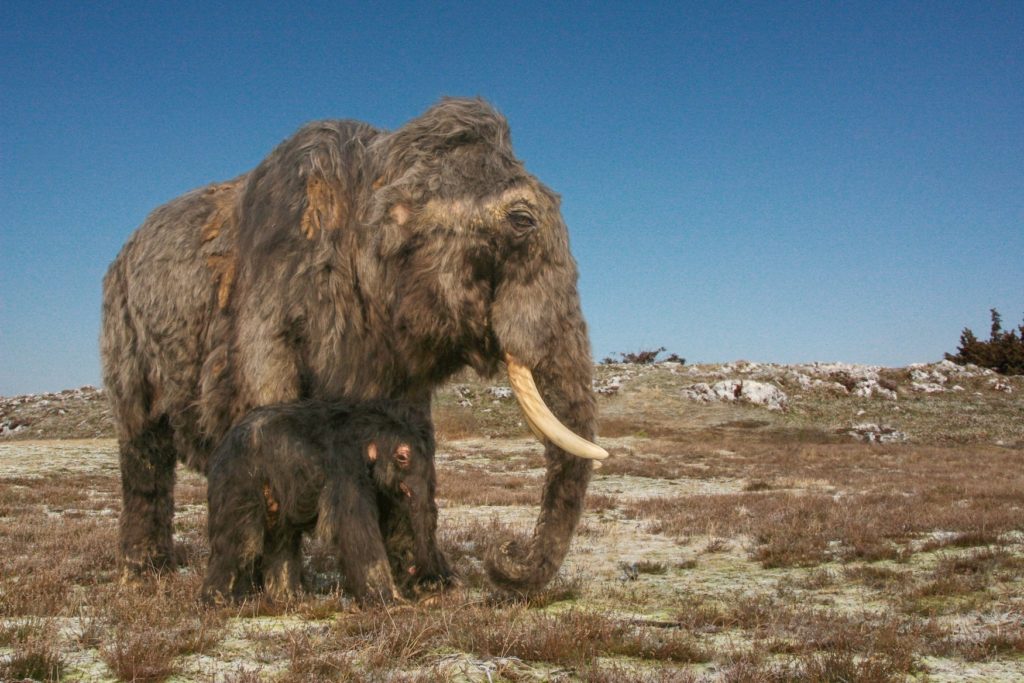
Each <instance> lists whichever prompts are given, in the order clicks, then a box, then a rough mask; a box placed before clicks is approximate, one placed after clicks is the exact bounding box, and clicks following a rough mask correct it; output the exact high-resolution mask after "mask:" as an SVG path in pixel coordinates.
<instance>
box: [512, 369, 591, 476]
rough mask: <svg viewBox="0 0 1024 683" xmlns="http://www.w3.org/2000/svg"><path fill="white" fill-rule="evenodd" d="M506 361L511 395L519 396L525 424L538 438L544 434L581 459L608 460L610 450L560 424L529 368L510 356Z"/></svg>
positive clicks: (517, 398)
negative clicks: (538, 388)
mask: <svg viewBox="0 0 1024 683" xmlns="http://www.w3.org/2000/svg"><path fill="white" fill-rule="evenodd" d="M505 362H506V363H507V364H508V381H509V384H511V385H512V393H514V394H515V395H516V400H517V401H519V407H520V408H522V409H523V414H524V415H525V416H526V422H527V424H529V425H530V429H531V430H532V431H533V433H534V434H537V433H538V432H540V434H538V436H540V435H543V436H544V438H546V439H548V440H549V441H551V443H553V444H555V445H556V446H558V447H559V448H561V449H562V450H563V451H565V452H566V453H572V454H573V455H575V456H578V457H580V458H587V459H588V460H604V459H605V458H607V457H608V451H606V450H605V449H603V448H601V447H600V446H598V445H597V444H595V443H592V442H590V441H587V440H586V439H584V438H583V437H581V436H579V435H577V434H575V433H574V432H573V431H572V430H571V429H569V428H568V427H566V426H565V425H564V424H562V423H561V422H559V421H558V418H557V417H555V416H554V415H553V414H552V413H551V410H550V409H549V408H548V407H547V405H545V403H544V399H543V398H541V397H540V392H539V391H537V385H536V384H535V383H534V381H533V373H532V372H530V368H528V367H526V366H525V365H523V364H521V363H520V362H519V361H517V360H516V359H515V358H513V357H512V355H511V354H505Z"/></svg>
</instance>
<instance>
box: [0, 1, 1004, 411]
mask: <svg viewBox="0 0 1024 683" xmlns="http://www.w3.org/2000/svg"><path fill="white" fill-rule="evenodd" d="M219 5H220V6H219ZM292 5H295V7H293V6H292ZM300 5H302V8H297V7H298V6H300ZM0 78H2V80H0V394H4V395H10V394H14V393H22V392H29V391H44V390H56V389H62V388H67V387H73V386H78V385H81V384H85V383H92V384H98V383H99V361H98V357H97V356H98V353H97V335H98V328H99V308H100V281H101V278H102V276H103V273H104V272H105V270H106V268H107V265H108V264H109V263H110V261H111V260H112V259H113V258H114V256H115V255H116V254H117V251H118V249H119V248H120V246H121V244H122V243H123V242H124V240H125V239H126V238H127V237H128V235H129V234H130V233H131V232H132V230H134V229H135V227H136V226H137V225H138V224H139V223H140V222H141V221H142V220H143V219H144V218H145V216H146V214H147V213H148V212H149V211H150V210H151V209H153V208H154V207H156V206H157V205H159V204H160V203H162V202H164V201H166V200H168V199H170V198H172V197H174V196H176V195H178V194H180V193H182V192H184V191H186V190H188V189H190V188H193V187H196V186H198V185H202V184H204V183H207V182H209V181H211V180H218V179H226V178H230V177H233V176H235V175H236V174H238V173H240V172H242V171H244V170H246V169H249V168H251V167H252V166H253V165H255V164H256V163H257V162H258V161H259V160H260V159H261V158H262V157H263V156H264V155H265V154H266V153H267V152H268V151H269V150H270V149H271V148H272V147H273V146H274V145H275V144H276V143H277V142H279V141H280V140H281V139H283V138H285V137H287V136H288V135H289V134H291V133H292V132H293V131H294V130H295V129H296V128H297V127H298V126H299V125H301V124H302V123H304V122H306V121H309V120H311V119H317V118H358V119H363V120H366V121H369V122H371V123H374V124H376V125H378V126H383V127H387V128H393V127H396V126H399V125H401V124H402V122H404V121H405V120H407V119H409V118H411V117H413V116H416V115H417V114H418V113H420V112H421V111H423V110H424V109H426V108H427V107H428V106H430V105H431V104H432V103H433V102H435V101H436V100H437V99H438V98H439V97H440V96H442V95H446V94H449V95H481V96H483V97H485V98H487V99H488V100H490V101H491V102H493V103H494V104H495V106H497V107H498V109H500V110H501V111H502V112H503V113H505V115H506V116H507V117H508V118H509V120H510V122H511V125H512V132H513V138H514V141H515V146H516V149H517V152H518V154H519V156H520V157H521V158H523V159H524V160H525V162H526V164H527V166H528V168H529V169H530V170H531V171H532V172H533V173H534V174H536V175H537V176H538V177H540V178H541V179H543V180H544V181H545V182H546V183H547V184H548V185H550V186H551V187H553V188H554V189H556V190H557V191H559V192H560V193H561V194H562V196H563V201H564V214H565V218H566V220H567V222H568V224H569V228H570V231H571V235H572V240H573V250H574V253H575V255H576V258H577V260H578V261H579V264H580V271H581V292H582V296H583V305H584V310H585V313H586V315H587V318H588V321H589V323H590V329H591V339H592V342H593V346H594V353H595V356H596V357H597V358H601V357H602V356H604V355H607V354H609V353H611V352H613V351H635V350H638V349H640V348H641V347H647V348H650V347H657V346H667V347H668V348H669V350H671V351H675V352H676V353H678V354H680V355H682V356H684V357H686V358H687V359H689V360H690V361H694V362H696V361H708V362H710V361H727V360H734V359H738V358H745V359H749V360H760V361H777V362H796V361H810V360H843V361H851V362H865V363H876V364H885V365H902V364H906V363H910V362H915V361H928V360H937V359H939V358H941V355H942V352H943V351H948V350H952V349H953V348H954V347H955V346H956V342H957V338H958V336H959V333H960V330H961V328H962V327H963V326H965V325H968V326H971V327H973V328H974V329H975V331H976V332H978V333H979V334H980V335H981V336H986V335H987V330H988V309H989V308H990V307H993V306H994V307H997V308H999V309H1000V311H1001V312H1002V314H1003V317H1004V321H1005V322H1006V323H1013V324H1014V325H1016V324H1017V323H1019V322H1020V321H1021V317H1022V316H1024V3H1022V2H1019V0H1018V1H1015V2H1007V3H998V2H979V3H973V2H972V3H963V2H958V3H948V4H947V3H940V2H927V3H906V4H904V3H874V2H871V3H863V4H861V3H841V4H840V3H795V4H790V3H781V2H780V3H757V4H750V5H747V4H740V3H694V4H688V3H682V2H672V3H663V4H662V3H609V4H604V3H573V4H563V3H550V2H545V3H508V2H500V3H490V2H474V3H466V4H449V3H443V4H439V5H437V6H431V5H429V4H428V3H408V4H406V3H401V4H387V3H344V2H322V3H309V4H305V5H303V4H302V3H284V2H271V3H257V2H247V3H238V4H237V6H235V7H230V6H229V4H228V3H210V2H202V3H199V2H175V3H150V2H130V3H127V2H126V3H99V2H97V3H91V2H90V3H83V2H75V3H66V4H65V3H60V2H39V1H35V2H22V1H20V0H5V1H4V2H3V3H0Z"/></svg>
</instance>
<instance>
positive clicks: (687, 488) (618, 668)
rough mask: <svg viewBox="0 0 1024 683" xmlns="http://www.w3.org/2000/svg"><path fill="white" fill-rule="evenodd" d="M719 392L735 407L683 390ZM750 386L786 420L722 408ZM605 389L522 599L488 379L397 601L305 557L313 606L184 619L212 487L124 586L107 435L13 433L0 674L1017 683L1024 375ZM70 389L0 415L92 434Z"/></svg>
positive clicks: (718, 369)
mask: <svg viewBox="0 0 1024 683" xmlns="http://www.w3.org/2000/svg"><path fill="white" fill-rule="evenodd" d="M915 371H920V373H919V374H916V375H915V374H914V373H915ZM939 376H941V377H944V378H945V380H946V381H944V382H943V381H941V379H939ZM993 380H994V381H993ZM922 382H928V383H934V384H936V385H940V386H943V387H944V390H943V391H938V392H934V393H927V392H923V391H918V390H916V389H915V388H914V384H915V383H922ZM997 382H998V383H999V387H997V386H996V383H997ZM720 383H721V384H722V386H724V387H731V389H726V391H725V393H726V394H729V392H730V391H731V392H732V398H729V397H728V396H724V397H723V398H722V400H704V399H701V400H694V399H692V398H689V397H687V396H686V395H685V390H686V388H687V387H692V386H693V385H698V384H704V385H706V386H707V387H708V389H709V391H710V390H711V388H712V387H714V386H716V385H718V384H720ZM1003 384H1005V386H1006V387H1008V388H1009V391H1008V390H1007V389H1005V388H1001V387H1002V386H1003ZM757 385H764V386H765V387H767V388H768V389H769V390H771V391H765V394H766V395H769V396H771V395H775V393H774V392H775V391H778V392H779V393H780V394H782V395H784V396H785V398H786V400H785V404H784V406H785V409H771V408H769V407H768V405H767V403H765V404H760V403H757V402H755V401H752V400H742V399H739V400H737V399H738V398H739V397H737V396H736V389H737V388H740V387H741V388H740V391H739V394H740V395H741V396H742V395H743V394H744V393H745V391H747V390H749V389H750V388H751V387H754V386H757ZM956 386H959V387H961V389H962V390H956V389H955V388H954V387H956ZM595 387H598V388H600V387H606V388H608V390H607V391H601V392H599V393H598V396H599V398H598V402H599V411H600V414H601V423H600V425H599V434H600V436H599V438H598V441H599V442H600V443H601V444H602V445H604V446H606V447H607V448H608V450H609V451H610V452H611V453H612V457H611V458H609V459H608V460H607V461H606V462H605V463H604V466H603V467H602V468H601V469H600V470H598V471H596V472H595V473H594V477H593V480H592V483H591V485H590V488H589V490H588V496H587V506H586V509H585V511H584V513H583V517H582V519H581V522H580V525H579V528H578V530H577V533H576V535H575V537H574V540H573V542H572V545H571V547H570V550H569V554H568V556H567V558H566V561H565V563H564V565H563V568H562V571H561V572H560V574H559V576H558V577H557V578H556V580H555V581H554V582H553V583H552V584H551V586H550V587H549V588H548V589H547V590H546V591H543V592H541V593H540V594H538V595H535V596H531V597H530V599H529V600H528V601H525V602H524V601H523V598H516V597H515V596H507V595H502V594H498V593H496V592H495V591H494V590H493V589H492V588H491V587H490V584H489V582H488V580H487V577H486V574H485V571H484V564H483V559H484V556H485V555H486V552H487V550H488V548H489V547H490V546H491V545H492V544H494V543H495V542H496V541H499V540H504V539H505V538H507V537H508V536H509V535H510V534H511V535H513V536H516V535H518V536H520V537H522V536H528V534H529V533H531V532H532V529H533V525H534V523H535V522H536V518H537V511H538V509H537V502H538V500H539V498H540V495H541V487H542V484H543V480H544V477H545V470H544V463H545V460H544V455H543V452H542V449H541V448H540V447H539V446H538V445H537V444H536V441H535V440H534V439H533V438H532V437H531V436H530V434H529V431H528V429H527V428H526V426H525V425H523V424H522V422H521V419H520V418H519V417H518V413H517V408H516V406H515V401H514V399H512V398H511V397H510V396H509V395H507V394H506V393H505V392H504V391H502V389H503V388H504V387H501V386H493V385H491V384H490V383H488V382H481V381H477V380H476V379H475V378H473V377H466V378H460V381H459V383H458V385H457V386H453V387H450V388H448V389H446V390H444V391H442V392H441V394H440V395H439V397H438V401H437V404H436V410H437V411H438V413H437V421H438V428H439V432H440V433H441V434H442V436H441V438H440V440H439V450H438V497H439V500H438V503H439V507H440V519H439V523H440V528H439V537H440V542H441V544H442V546H443V547H444V549H445V552H446V553H447V554H448V556H449V558H451V560H452V562H453V564H454V565H455V567H456V568H457V570H458V571H459V573H460V575H461V577H462V581H463V585H462V586H461V587H459V588H457V589H456V590H453V591H452V592H450V593H448V594H446V595H444V596H440V597H439V598H436V599H435V600H434V601H433V602H431V603H429V604H415V605H412V606H408V607H402V608H396V609H392V610H388V611H383V610H372V609H371V610H362V611H360V610H356V609H355V608H354V607H353V606H352V605H351V603H349V602H348V601H347V600H346V599H345V598H344V597H343V596H340V595H339V594H338V593H337V588H336V586H337V576H336V574H334V573H333V568H332V565H331V564H330V562H329V560H330V558H329V555H328V554H326V553H325V551H324V549H322V548H320V547H319V546H317V545H316V544H311V545H310V546H309V547H308V553H307V571H308V572H309V573H310V574H311V576H313V577H314V579H315V581H314V586H315V587H316V588H317V590H318V591H319V592H316V593H313V594H310V595H307V596H306V597H304V598H303V599H302V600H300V601H298V602H297V603H295V604H291V605H286V606H265V605H264V606H259V607H255V606H249V607H247V608H228V609H221V610H219V609H210V608H206V607H203V606H201V605H199V604H198V603H196V601H195V596H196V593H197V592H198V588H199V583H200V581H201V577H202V571H203V566H204V563H205V557H206V552H207V549H206V541H205V532H204V530H205V522H206V517H205V515H206V513H205V505H204V501H205V484H204V482H203V480H202V478H201V477H199V476H197V475H195V474H193V473H190V472H188V471H186V470H184V469H181V468H179V471H178V483H177V488H176V491H175V503H176V507H177V514H176V517H175V540H176V543H177V545H178V549H179V551H180V556H181V561H182V566H181V568H180V569H179V570H178V571H177V572H174V573H172V574H171V575H168V576H165V577H161V578H159V579H157V580H150V581H142V582H134V583H133V582H131V581H126V582H123V581H122V579H121V576H120V574H119V572H118V570H117V565H116V555H115V549H116V547H117V525H118V522H117V519H118V513H119V505H120V503H119V495H120V493H119V492H120V490H119V476H118V464H117V448H116V444H115V442H114V441H113V440H112V439H95V438H92V439H79V440H70V439H63V440H45V439H39V438H38V436H40V435H38V434H36V433H35V432H30V434H29V435H33V436H35V437H36V438H34V439H26V438H25V436H26V435H25V430H22V431H21V432H20V433H19V434H17V435H15V436H13V437H9V438H7V439H5V440H3V441H2V442H0V680H21V679H23V678H24V677H26V675H27V674H25V675H23V674H21V673H18V672H21V671H22V670H20V669H18V670H15V669H12V668H11V667H13V666H14V664H15V663H16V662H17V661H18V657H19V656H22V655H25V654H26V653H30V652H35V653H37V654H38V653H39V652H41V651H42V652H43V654H46V653H47V652H48V653H49V654H48V656H49V657H50V659H49V660H47V661H56V662H58V663H59V664H60V667H61V669H62V676H63V680H71V681H79V680H81V681H86V680H88V681H94V680H99V681H106V680H111V681H113V680H118V678H120V680H131V678H132V675H131V673H130V671H131V669H130V668H121V669H117V668H116V667H117V666H122V665H123V666H125V667H127V666H128V665H129V664H132V662H135V663H136V664H138V663H139V662H145V663H147V664H149V665H152V664H153V663H154V662H155V661H156V660H157V658H158V656H159V657H165V669H163V671H164V672H165V673H162V674H159V675H156V674H154V675H153V676H150V677H149V678H150V679H151V680H157V679H159V678H160V676H167V677H170V678H169V679H168V680H216V681H255V680H278V681H299V680H381V681H383V680H442V681H447V680H458V681H467V680H468V681H497V680H523V681H542V680H566V681H569V680H624V681H643V680H658V681H666V680H667V681H694V680H698V681H730V680H731V681H736V680H908V679H912V678H918V679H927V680H936V681H956V680H970V679H971V678H972V677H974V678H975V679H976V680H986V681H988V680H991V681H1016V680H1024V533H1021V530H1022V529H1024V434H1022V429H1024V427H1022V423H1024V419H1021V418H1022V417H1024V397H1022V391H1021V389H1024V379H1022V378H1016V377H1010V378H1002V377H994V376H992V375H991V374H990V373H987V372H985V371H975V370H972V369H970V368H959V366H956V367H948V366H946V365H944V364H941V363H938V364H930V365H926V366H916V367H913V368H896V369H893V368H873V367H865V366H854V365H848V364H838V363H830V364H805V365H799V366H796V365H790V366H777V365H769V364H758V363H746V362H738V363H732V364H728V365H724V366H723V365H716V366H696V367H690V366H683V365H679V364H668V363H665V364H657V365H654V366H635V365H633V366H630V365H622V364H619V365H614V366H598V367H597V370H596V377H595ZM611 387H615V389H614V390H611ZM866 387H869V388H870V390H867V389H865V388H866ZM876 387H877V388H879V389H883V390H885V392H892V393H893V394H894V395H895V398H891V397H889V396H887V395H885V394H884V393H881V392H880V391H878V390H877V389H876ZM81 393H82V398H81V399H78V398H75V399H73V400H72V399H67V400H64V401H63V403H62V404H60V406H59V407H58V406H57V404H56V403H55V401H56V399H55V398H54V397H49V398H44V397H35V398H33V399H31V400H29V399H24V400H23V399H19V400H18V402H17V403H16V404H15V403H11V402H8V401H7V400H5V402H4V403H3V404H2V405H3V406H4V410H5V412H4V416H5V419H6V418H8V417H10V418H11V419H12V420H20V419H22V418H21V417H20V416H21V415H28V414H29V413H28V412H25V411H28V410H31V411H34V412H32V413H31V415H32V420H33V421H32V422H31V423H30V424H28V425H27V427H26V429H28V430H39V429H41V428H42V427H41V425H55V426H56V428H58V429H60V430H62V431H61V432H60V433H67V432H71V431H73V429H74V428H75V425H78V424H83V423H84V424H86V425H90V428H92V427H93V426H95V424H96V422H95V418H97V417H98V416H102V412H101V410H99V409H97V406H96V404H95V400H92V399H87V398H85V396H86V395H94V394H93V393H92V392H81ZM711 393H714V392H713V391H712V392H711ZM748 393H749V395H751V396H753V395H754V394H753V393H752V392H748ZM41 401H47V402H48V403H47V404H46V405H39V403H40V402H41ZM76 401H77V403H76ZM73 405H80V406H84V410H85V412H81V413H78V412H76V409H72V410H69V409H68V407H69V406H73ZM780 405H782V404H780ZM11 406H13V407H11ZM60 410H64V415H61V414H60V413H59V411H60ZM19 411H22V412H19ZM60 419H63V420H64V422H63V423H62V422H59V420H60ZM44 420H45V421H44ZM450 434H461V436H450ZM42 436H45V434H44V435H42ZM332 591H333V592H332ZM247 610H248V611H247ZM44 646H47V647H48V649H47V647H44ZM33 648H34V649H33ZM114 655H117V657H115V656H114ZM133 657H137V658H138V661H136V660H133V659H132V658H133ZM118 671H120V673H118ZM15 674H18V675H15ZM147 676H148V675H147ZM147 676H143V675H142V674H141V673H138V674H137V676H136V678H138V679H140V680H141V679H142V678H146V677H147Z"/></svg>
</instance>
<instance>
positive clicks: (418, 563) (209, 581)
mask: <svg viewBox="0 0 1024 683" xmlns="http://www.w3.org/2000/svg"><path fill="white" fill-rule="evenodd" d="M434 490H435V473H434V442H433V436H432V432H431V430H430V426H429V424H428V422H427V421H426V418H425V416H422V415H420V414H419V413H416V412H415V411H413V410H410V409H406V408H403V407H400V406H397V405H395V404H392V403H383V402H375V403H363V404H351V403H342V402H325V401H300V402H296V403H289V404H281V405H276V406H270V407H265V408H258V409H256V410H254V411H252V412H251V413H249V414H248V415H247V416H246V417H245V418H244V419H243V420H242V421H241V422H239V423H238V424H237V425H236V426H235V427H234V428H233V429H232V430H231V431H230V432H229V433H228V434H227V436H226V437H225V438H224V440H223V441H222V442H221V444H220V445H219V446H218V448H217V450H216V451H215V453H214V455H213V458H212V460H211V462H210V469H209V478H208V497H209V534H210V560H209V566H208V568H207V573H206V580H205V581H204V583H203V597H204V598H205V599H207V600H219V599H227V600H236V599H239V598H242V597H244V596H246V595H247V594H249V593H251V592H253V591H255V590H258V589H260V588H262V589H263V590H264V591H265V592H266V593H267V594H268V595H269V596H270V597H272V598H275V599H286V598H288V597H291V596H294V595H296V594H297V593H299V592H300V590H301V586H302V581H301V574H302V557H301V545H302V534H303V532H307V531H311V530H314V529H315V533H316V534H317V535H318V537H319V538H320V539H321V540H322V541H323V542H325V543H326V544H328V546H329V547H330V548H331V550H332V552H334V553H336V555H337V559H338V563H339V569H340V571H341V573H342V574H343V576H344V583H343V586H344V588H345V590H346V591H348V592H349V593H350V594H351V595H353V596H354V597H356V598H357V599H359V600H360V601H366V600H383V601H385V602H387V601H392V600H396V599H400V597H401V596H400V593H399V590H398V588H399V586H402V585H403V584H405V583H411V582H413V581H430V580H431V579H433V578H436V577H446V576H450V575H451V572H450V570H449V569H448V567H447V565H446V564H445V561H444V558H443V556H442V555H441V554H440V553H439V552H438V551H436V542H435V533H436V529H437V506H436V504H435V503H434ZM385 538H388V539H389V547H385V541H384V539H385ZM392 570H394V572H395V573H396V574H397V575H398V577H399V580H398V585H396V581H395V579H394V578H393V576H392Z"/></svg>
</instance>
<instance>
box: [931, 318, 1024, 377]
mask: <svg viewBox="0 0 1024 683" xmlns="http://www.w3.org/2000/svg"><path fill="white" fill-rule="evenodd" d="M991 310H992V329H991V332H990V335H989V340H988V341H981V340H980V339H978V338H977V337H976V336H975V334H974V332H972V331H971V329H970V328H969V327H965V328H964V331H963V332H962V333H961V334H960V346H959V347H958V348H957V352H956V353H955V354H951V353H947V354H946V359H947V360H951V361H953V362H954V363H959V364H960V365H966V364H968V363H974V364H975V365H980V366H981V367H983V368H991V369H993V370H995V371H996V372H998V373H1001V374H1004V375H1024V323H1021V325H1020V326H1019V327H1018V328H1017V329H1016V330H1004V329H1003V319H1002V317H1001V316H1000V315H999V311H997V310H996V309H994V308H993V309H991Z"/></svg>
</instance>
